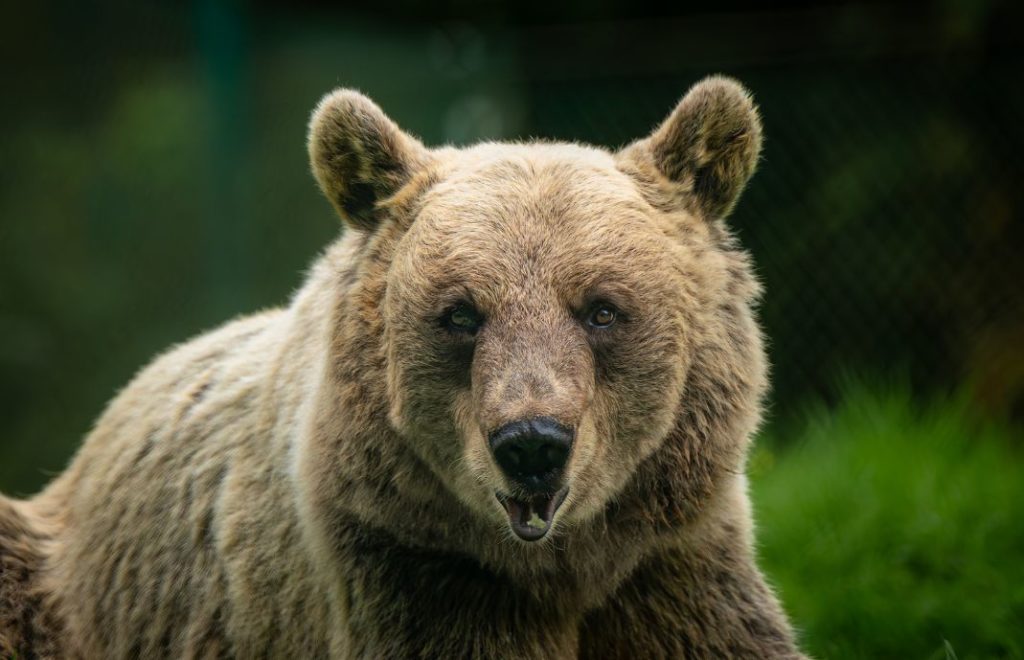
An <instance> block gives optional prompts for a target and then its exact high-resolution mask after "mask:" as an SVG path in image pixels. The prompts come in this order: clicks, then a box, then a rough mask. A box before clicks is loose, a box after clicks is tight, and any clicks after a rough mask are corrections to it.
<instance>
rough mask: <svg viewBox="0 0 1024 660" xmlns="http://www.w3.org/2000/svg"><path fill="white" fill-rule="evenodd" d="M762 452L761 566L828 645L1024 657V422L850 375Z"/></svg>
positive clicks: (757, 489)
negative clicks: (835, 399) (832, 398)
mask: <svg viewBox="0 0 1024 660" xmlns="http://www.w3.org/2000/svg"><path fill="white" fill-rule="evenodd" d="M842 391H843V394H842V396H841V399H842V404H840V405H839V406H838V407H837V408H834V409H829V407H826V406H824V405H820V406H816V407H812V408H810V409H809V410H807V412H806V413H805V420H806V421H804V422H802V423H800V424H792V425H789V427H788V428H775V429H773V430H772V431H771V433H769V437H768V438H766V440H767V441H766V442H765V443H763V444H762V445H761V446H760V447H759V448H758V449H757V450H755V453H754V454H753V456H752V457H751V463H750V472H751V479H752V493H753V497H754V501H755V508H756V512H757V519H758V523H759V524H758V541H759V545H760V555H761V562H762V565H763V567H764V568H765V570H766V572H767V573H768V574H769V576H770V577H771V578H772V579H773V581H774V582H775V584H776V586H777V587H778V589H779V592H780V594H781V596H782V598H783V600H784V601H785V603H786V607H787V609H788V611H789V612H790V614H791V616H792V617H793V619H794V621H795V622H796V624H797V625H798V627H799V628H800V629H801V631H802V641H803V643H804V645H805V648H806V650H807V651H808V652H809V653H811V654H812V655H814V656H816V657H820V658H832V659H839V658H928V657H931V658H936V659H939V658H946V657H947V656H946V651H945V644H946V643H947V642H948V644H949V646H951V647H952V649H953V650H954V651H955V653H956V656H957V657H959V658H961V659H962V660H967V659H969V658H1020V657H1024V636H1022V630H1024V628H1022V622H1024V563H1022V562H1021V557H1024V526H1022V525H1021V521H1022V520H1024V446H1022V444H1021V439H1022V437H1024V435H1022V431H1024V429H1022V428H1021V427H1020V426H1019V425H1018V426H1014V425H1012V424H1009V423H1006V422H1001V423H1000V422H995V421H992V420H985V419H982V418H980V417H979V416H978V415H977V412H976V411H974V410H972V409H971V406H970V403H969V398H968V397H967V396H965V395H958V396H954V397H945V398H939V399H935V400H933V401H931V402H930V403H928V404H927V405H920V404H916V403H914V400H913V398H912V396H911V393H910V391H909V389H908V388H905V387H903V388H899V387H885V386H877V385H876V386H873V387H865V386H864V385H863V384H861V385H847V386H846V387H845V388H843V389H842Z"/></svg>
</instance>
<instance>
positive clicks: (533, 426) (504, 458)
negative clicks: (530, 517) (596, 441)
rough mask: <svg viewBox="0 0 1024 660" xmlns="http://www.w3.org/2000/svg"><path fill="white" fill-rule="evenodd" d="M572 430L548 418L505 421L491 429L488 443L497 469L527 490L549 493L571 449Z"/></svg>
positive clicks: (558, 479) (560, 473)
mask: <svg viewBox="0 0 1024 660" xmlns="http://www.w3.org/2000/svg"><path fill="white" fill-rule="evenodd" d="M574 435H575V432H574V430H573V429H572V428H570V427H567V426H564V425H563V424H560V423H559V422H558V421H556V420H555V419H553V418H551V417H534V418H531V419H521V420H516V421H513V422H509V423H507V424H505V425H504V426H501V427H499V428H497V429H495V430H494V431H492V432H491V433H490V434H489V436H488V443H489V445H490V448H491V452H492V453H493V454H494V460H495V461H496V462H497V463H498V467H500V468H501V471H502V472H503V473H504V474H505V476H506V477H508V479H509V480H511V481H512V482H513V483H514V484H515V485H516V486H519V487H520V488H522V489H523V490H525V491H527V492H530V493H553V492H554V491H556V490H557V489H558V487H559V485H560V484H559V482H560V481H561V480H562V475H563V473H564V471H565V465H566V463H567V462H568V461H569V454H570V453H571V452H572V444H573V438H574Z"/></svg>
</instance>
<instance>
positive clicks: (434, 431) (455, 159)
mask: <svg viewBox="0 0 1024 660" xmlns="http://www.w3.org/2000/svg"><path fill="white" fill-rule="evenodd" d="M759 150H760V123H759V120H758V117H757V113H756V110H755V108H754V106H753V105H752V103H751V101H750V99H749V96H748V95H747V94H746V92H745V91H744V90H743V89H742V88H741V87H740V86H739V85H738V84H736V83H734V82H732V81H729V80H727V79H723V78H712V79H708V80H706V81H704V82H703V83H701V84H699V85H698V86H696V87H695V88H694V89H693V90H691V91H690V93H688V94H687V96H686V97H685V98H684V99H683V101H682V102H681V103H680V104H679V106H678V107H677V108H676V110H675V111H674V112H673V113H672V115H671V116H670V117H669V118H668V119H667V120H666V121H665V122H664V123H663V124H662V125H661V126H660V127H659V128H658V129H657V130H656V131H655V132H654V133H653V134H652V135H651V136H650V137H648V138H646V139H644V140H641V141H639V142H637V143H634V144H633V145H630V146H629V147H627V148H626V149H624V150H622V151H620V152H619V153H617V154H612V153H609V152H607V151H604V150H600V149H596V148H590V147H583V146H578V145H566V144H529V145H508V144H500V145H499V144H483V145H478V146H475V147H472V148H469V149H462V150H457V149H450V148H446V149H438V150H428V149H426V148H425V147H423V146H422V145H421V144H420V143H419V142H418V141H416V140H415V139H414V138H412V137H411V136H409V135H407V134H405V133H403V132H402V131H401V130H399V129H398V128H397V127H396V126H395V125H394V124H393V123H392V122H391V121H390V120H389V119H388V118H387V117H386V116H385V115H384V114H383V113H382V112H381V111H380V110H379V108H377V107H376V106H375V105H374V104H373V103H372V102H370V101H369V100H368V99H366V98H365V97H363V96H361V95H359V94H357V93H354V92H350V91H340V92H335V93H334V94H333V95H330V96H328V97H327V98H325V99H324V101H323V102H322V103H321V104H320V106H319V107H318V109H317V111H316V112H315V113H314V117H313V120H312V122H311V130H310V154H311V161H312V165H313V170H314V174H315V175H316V177H317V179H318V181H319V183H320V185H321V188H322V189H323V190H324V192H325V194H326V195H327V197H328V198H329V199H330V200H331V201H332V203H333V204H334V205H335V207H336V209H337V210H338V211H339V213H340V215H341V216H342V218H343V219H344V220H345V221H346V223H347V225H348V227H349V230H350V231H354V232H361V233H364V234H366V236H367V241H368V242H369V243H371V244H372V249H371V248H367V249H368V250H370V251H372V252H373V253H374V266H375V267H376V271H377V285H376V286H374V287H370V289H372V292H370V293H368V294H366V296H365V299H366V300H367V304H369V305H372V306H374V307H375V310H374V312H375V313H374V315H373V318H374V319H375V322H374V323H373V324H370V325H369V326H368V327H367V329H366V332H367V333H368V334H370V335H372V336H373V342H372V344H373V345H375V346H376V347H377V348H378V349H379V351H380V352H381V354H382V359H383V362H384V370H385V373H386V399H387V401H386V406H387V410H388V420H389V422H390V424H391V426H392V427H393V429H394V430H395V431H397V433H398V435H399V436H400V437H401V438H402V439H403V440H404V442H406V443H407V445H408V447H409V448H410V449H411V451H412V452H413V453H415V454H416V455H417V456H418V457H419V459H420V460H421V461H422V462H423V463H424V464H425V465H427V466H429V468H430V470H431V471H432V472H433V473H434V475H435V476H436V477H437V478H438V480H439V481H440V482H441V483H443V484H445V486H446V487H447V488H448V490H449V491H450V492H451V494H453V495H454V496H455V497H457V498H458V500H459V501H461V502H462V504H463V505H465V506H466V507H467V508H468V509H469V510H470V511H472V512H474V515H476V516H479V517H480V518H481V519H483V520H487V521H490V522H493V523H495V524H497V525H501V526H503V528H504V529H507V530H510V531H511V532H512V533H513V535H514V536H515V537H516V538H518V539H520V540H523V541H537V540H540V539H544V538H548V537H549V536H551V535H553V534H554V532H553V531H552V530H555V529H557V528H558V527H560V526H561V527H571V526H572V525H573V524H574V523H584V522H586V521H587V520H589V519H591V518H593V517H594V516H595V515H596V514H598V513H599V512H601V511H602V510H603V509H605V508H606V507H607V506H608V504H609V502H611V501H612V500H613V499H614V498H616V496H617V495H619V494H620V493H621V492H622V491H623V489H624V488H626V486H627V484H628V482H630V480H632V479H635V478H636V476H637V472H638V469H639V467H640V465H641V464H642V463H643V462H644V461H645V460H647V459H649V458H650V457H651V456H652V454H654V453H656V452H657V451H658V450H659V449H661V448H662V447H663V445H664V444H665V443H666V442H667V441H668V439H669V437H670V435H671V434H672V432H673V429H675V428H676V427H677V426H678V425H679V423H680V418H681V416H682V415H684V414H686V413H690V414H692V413H693V412H694V411H693V410H692V408H694V407H698V406H700V405H704V404H706V401H704V399H706V398H707V395H706V393H705V392H704V391H701V390H700V389H699V387H698V386H697V384H696V383H689V390H690V391H689V394H690V400H688V396H687V395H688V380H689V378H688V375H689V372H690V370H691V367H692V365H693V362H694V361H695V360H702V363H701V365H700V366H701V374H700V376H701V378H702V379H704V380H707V379H709V378H710V379H711V380H712V381H714V382H715V384H714V385H713V386H712V387H715V388H718V389H719V390H721V391H720V392H718V394H719V395H722V396H724V397H726V398H728V397H729V396H733V397H735V396H736V395H735V394H731V392H732V391H740V392H742V394H740V395H739V396H741V397H745V398H747V399H750V401H746V402H744V403H745V404H747V405H748V406H753V407H756V400H757V399H758V398H759V397H760V394H761V392H760V390H761V385H760V383H761V381H762V380H763V378H761V377H760V374H758V373H756V372H757V371H758V369H759V368H760V367H759V364H760V357H759V352H760V344H759V337H758V334H757V331H756V328H755V327H754V326H753V325H752V324H751V323H749V322H748V321H749V319H748V318H747V317H748V316H749V307H750V305H751V304H752V302H753V300H754V298H755V297H756V294H757V286H756V282H755V281H754V279H753V277H752V275H751V274H750V272H749V268H748V266H747V262H746V259H745V255H743V254H742V253H741V252H739V251H738V250H736V249H735V248H734V246H733V244H732V240H731V238H730V237H729V234H728V232H727V231H726V230H725V228H724V226H723V225H722V223H721V220H722V218H723V217H724V216H725V215H726V214H727V213H728V211H729V210H730V209H731V207H732V205H733V204H734V202H735V200H736V198H737V196H738V195H739V193H740V191H741V190H742V188H743V186H744V185H745V183H746V181H747V179H748V178H749V176H750V175H751V174H752V172H753V169H754V165H755V163H756V159H757V156H758V153H759ZM723 310H725V311H724V312H723ZM737 315H738V316H737ZM723 325H724V326H729V327H723ZM370 326H372V327H370ZM737 327H739V329H738V330H737ZM709 355H710V356H712V357H710V358H709ZM709 359H710V360H711V361H712V362H713V364H710V365H709V364H705V363H706V362H707V361H708V360H709ZM751 364H753V367H752V370H753V372H755V373H754V374H753V375H751V374H750V373H748V371H749V369H750V365H751ZM735 365H743V366H742V367H740V368H736V369H733V367H734V366H735ZM730 369H733V370H732V371H730ZM716 370H718V371H719V372H721V373H716ZM709 372H710V373H709ZM730 381H732V382H730ZM739 381H744V382H739ZM695 395H696V396H699V397H701V398H702V400H701V401H700V402H698V403H694V401H692V398H693V396H695ZM722 405H726V404H725V403H723V404H722ZM688 408H689V410H688ZM697 412H698V413H699V412H700V411H697ZM750 423H752V422H750ZM718 441H719V442H720V443H725V444H723V445H722V446H713V445H712V446H708V447H705V448H703V451H706V452H711V453H713V454H715V453H717V454H720V455H721V456H720V457H719V458H720V461H719V462H720V463H722V465H724V466H725V467H726V468H730V467H731V468H737V467H738V463H739V461H740V460H742V454H743V449H744V446H743V445H744V443H745V434H744V433H742V432H741V433H739V434H730V435H729V437H728V438H727V439H719V440H718ZM730 443H731V444H730ZM684 449H685V448H684ZM692 449H693V448H691V450H692ZM563 522H564V523H566V524H565V525H563V524H562V523H563Z"/></svg>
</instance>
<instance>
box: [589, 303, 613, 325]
mask: <svg viewBox="0 0 1024 660" xmlns="http://www.w3.org/2000/svg"><path fill="white" fill-rule="evenodd" d="M618 315H619V313H618V311H617V310H616V309H615V308H614V307H612V306H611V305H609V304H607V303H600V304H598V305H595V306H594V308H593V309H592V310H591V311H590V316H588V317H587V323H588V324H590V325H591V326H592V327H594V328H607V327H608V326H610V325H611V324H612V323H615V319H616V318H617V317H618Z"/></svg>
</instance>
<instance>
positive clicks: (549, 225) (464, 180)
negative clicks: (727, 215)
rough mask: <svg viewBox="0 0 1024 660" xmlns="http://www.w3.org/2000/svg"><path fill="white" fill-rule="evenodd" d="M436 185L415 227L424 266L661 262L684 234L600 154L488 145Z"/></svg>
mask: <svg viewBox="0 0 1024 660" xmlns="http://www.w3.org/2000/svg"><path fill="white" fill-rule="evenodd" d="M435 181H436V183H435V185H433V186H432V187H431V189H430V190H429V191H427V192H426V194H425V195H424V197H423V199H422V202H421V204H420V207H419V212H418V214H417V218H416V221H415V223H414V224H413V229H414V231H413V234H415V239H416V240H417V241H422V243H423V245H422V246H421V247H423V248H425V251H423V250H421V251H420V256H435V257H439V258H440V257H444V256H446V255H447V256H452V250H453V249H454V250H456V251H457V252H459V253H463V252H471V251H474V250H476V251H480V252H482V253H486V254H488V255H489V256H491V257H493V256H495V253H496V252H497V253H500V254H502V255H507V256H509V257H510V258H515V257H521V256H523V254H524V253H529V254H530V255H532V256H537V255H538V254H540V253H542V252H544V251H551V250H556V251H558V252H564V251H565V250H566V249H571V250H572V251H576V252H579V253H590V254H592V255H593V256H599V255H609V256H612V255H616V254H621V253H623V252H631V253H635V252H637V251H638V250H640V249H641V248H643V249H645V250H647V251H648V252H658V253H661V252H663V247H664V243H665V242H666V241H665V239H666V236H670V235H672V234H674V233H675V231H673V223H671V222H669V221H668V220H667V219H666V218H665V217H663V216H664V214H663V213H662V212H660V211H658V210H657V209H655V208H654V207H653V206H652V205H651V204H650V203H648V201H647V200H646V199H645V198H644V196H643V195H642V194H641V192H640V189H639V188H638V186H637V184H636V183H635V181H634V179H633V178H632V177H630V176H629V175H627V174H625V173H623V172H622V171H620V170H619V169H618V168H617V167H616V164H615V160H614V158H613V156H612V155H611V154H609V153H608V152H606V151H603V150H601V149H597V148H593V147H586V146H581V145H574V144H562V143H551V144H546V143H532V144H498V143H488V144H483V145H478V146H476V147H472V148H469V149H464V150H458V151H456V150H451V151H449V152H448V154H447V158H446V161H445V163H444V165H443V166H442V167H441V168H440V170H439V173H438V174H437V176H436V179H435ZM678 221H679V218H676V219H675V222H676V223H678ZM431 248H434V249H431ZM459 256H467V255H466V254H460V255H459Z"/></svg>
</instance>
